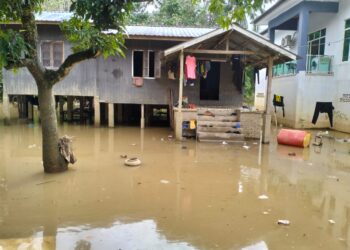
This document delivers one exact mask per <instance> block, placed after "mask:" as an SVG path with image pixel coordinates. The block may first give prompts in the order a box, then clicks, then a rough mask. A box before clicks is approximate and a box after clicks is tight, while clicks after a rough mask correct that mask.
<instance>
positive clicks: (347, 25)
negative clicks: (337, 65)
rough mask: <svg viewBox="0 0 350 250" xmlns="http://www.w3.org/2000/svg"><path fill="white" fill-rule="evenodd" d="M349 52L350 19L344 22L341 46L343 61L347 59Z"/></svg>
mask: <svg viewBox="0 0 350 250" xmlns="http://www.w3.org/2000/svg"><path fill="white" fill-rule="evenodd" d="M349 54H350V19H348V20H346V22H345V34H344V47H343V62H345V61H349Z"/></svg>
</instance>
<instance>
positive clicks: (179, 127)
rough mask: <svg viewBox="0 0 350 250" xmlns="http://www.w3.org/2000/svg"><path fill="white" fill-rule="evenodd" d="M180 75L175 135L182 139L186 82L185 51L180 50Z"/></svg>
mask: <svg viewBox="0 0 350 250" xmlns="http://www.w3.org/2000/svg"><path fill="white" fill-rule="evenodd" d="M179 59H180V76H179V102H178V112H176V113H175V115H176V117H175V123H176V124H175V136H176V139H177V140H181V139H182V96H183V84H184V52H183V50H181V52H180V58H179Z"/></svg>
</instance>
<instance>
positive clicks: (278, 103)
mask: <svg viewBox="0 0 350 250" xmlns="http://www.w3.org/2000/svg"><path fill="white" fill-rule="evenodd" d="M272 103H273V106H274V107H275V113H276V112H277V111H276V107H282V111H283V117H285V114H284V97H283V96H280V95H273V100H272Z"/></svg>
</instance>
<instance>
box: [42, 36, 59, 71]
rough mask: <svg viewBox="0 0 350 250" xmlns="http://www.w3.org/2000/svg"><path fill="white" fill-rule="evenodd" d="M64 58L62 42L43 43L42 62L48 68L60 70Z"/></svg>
mask: <svg viewBox="0 0 350 250" xmlns="http://www.w3.org/2000/svg"><path fill="white" fill-rule="evenodd" d="M63 58H64V52H63V42H62V41H43V42H42V43H41V62H42V64H43V66H44V67H46V68H58V67H59V66H61V64H62V62H63Z"/></svg>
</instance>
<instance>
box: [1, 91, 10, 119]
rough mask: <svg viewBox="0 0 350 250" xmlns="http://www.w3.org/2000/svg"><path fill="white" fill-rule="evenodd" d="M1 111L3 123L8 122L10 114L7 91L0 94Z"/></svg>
mask: <svg viewBox="0 0 350 250" xmlns="http://www.w3.org/2000/svg"><path fill="white" fill-rule="evenodd" d="M2 111H3V113H4V122H5V124H6V125H7V124H9V123H10V120H11V115H10V98H9V96H8V94H7V93H5V92H3V95H2Z"/></svg>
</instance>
